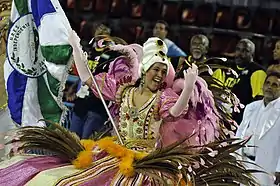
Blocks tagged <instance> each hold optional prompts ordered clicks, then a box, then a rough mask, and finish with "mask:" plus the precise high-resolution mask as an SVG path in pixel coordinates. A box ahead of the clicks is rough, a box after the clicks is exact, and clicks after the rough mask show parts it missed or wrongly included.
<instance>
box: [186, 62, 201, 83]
mask: <svg viewBox="0 0 280 186" xmlns="http://www.w3.org/2000/svg"><path fill="white" fill-rule="evenodd" d="M197 76H198V68H197V66H196V65H195V64H194V63H193V64H192V67H190V68H188V69H187V71H184V77H185V83H184V87H185V88H193V86H194V84H195V82H196V79H197Z"/></svg>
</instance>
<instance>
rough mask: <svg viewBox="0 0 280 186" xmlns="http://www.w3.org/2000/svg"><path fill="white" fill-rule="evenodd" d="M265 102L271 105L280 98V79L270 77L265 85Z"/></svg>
mask: <svg viewBox="0 0 280 186" xmlns="http://www.w3.org/2000/svg"><path fill="white" fill-rule="evenodd" d="M263 93H264V101H265V102H266V103H269V102H271V101H273V100H275V99H277V98H279V97H280V78H278V77H276V76H269V77H268V78H267V79H266V81H265V82H264V85H263Z"/></svg>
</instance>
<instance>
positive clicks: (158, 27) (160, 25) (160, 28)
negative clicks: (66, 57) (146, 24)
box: [153, 20, 186, 57]
mask: <svg viewBox="0 0 280 186" xmlns="http://www.w3.org/2000/svg"><path fill="white" fill-rule="evenodd" d="M168 31H169V25H168V23H167V22H165V21H163V20H159V21H157V22H156V24H155V26H154V29H153V36H155V37H159V38H160V39H162V40H163V41H164V42H165V44H166V45H167V47H168V53H167V56H169V57H181V56H184V57H185V56H186V53H185V52H184V51H183V50H182V49H180V48H179V47H178V46H177V45H176V44H175V43H174V42H173V41H171V40H169V39H167V38H166V36H167V34H168Z"/></svg>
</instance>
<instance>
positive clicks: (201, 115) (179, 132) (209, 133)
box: [160, 77, 220, 146]
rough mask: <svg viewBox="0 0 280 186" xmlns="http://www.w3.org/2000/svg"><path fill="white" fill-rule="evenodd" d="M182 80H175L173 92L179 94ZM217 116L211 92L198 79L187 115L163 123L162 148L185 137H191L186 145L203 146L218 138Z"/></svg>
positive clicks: (201, 80)
mask: <svg viewBox="0 0 280 186" xmlns="http://www.w3.org/2000/svg"><path fill="white" fill-rule="evenodd" d="M182 81H183V79H177V80H175V82H174V84H173V90H174V91H175V92H176V93H178V94H180V93H181V91H182V89H183V86H184V85H183V82H182ZM219 119H220V118H219V114H218V112H217V110H216V108H215V103H214V99H213V95H212V92H211V91H210V90H208V87H207V84H206V82H205V81H204V80H203V79H202V78H200V77H198V78H197V81H196V85H195V88H194V91H193V93H192V95H191V98H190V102H189V108H188V112H187V114H186V115H185V116H184V117H183V118H181V119H179V120H177V121H175V122H167V123H163V124H162V126H161V129H160V133H161V137H162V142H163V145H164V146H167V145H170V144H172V143H174V142H176V141H178V140H180V139H182V138H184V137H186V136H191V137H190V138H189V139H188V140H187V141H186V143H188V144H189V145H198V146H200V145H204V144H208V143H209V142H213V141H214V140H215V139H217V138H218V137H219V125H218V122H219Z"/></svg>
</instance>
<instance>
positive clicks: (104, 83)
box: [91, 73, 117, 101]
mask: <svg viewBox="0 0 280 186" xmlns="http://www.w3.org/2000/svg"><path fill="white" fill-rule="evenodd" d="M94 77H95V80H96V83H97V84H98V86H99V89H100V91H101V93H102V96H103V98H104V99H105V100H107V101H115V98H116V93H117V83H116V79H115V78H114V77H113V76H112V75H109V74H107V73H100V74H98V75H96V76H94ZM91 90H92V91H93V93H94V95H95V96H96V97H98V98H100V96H99V94H98V91H97V89H96V87H95V85H94V84H92V86H91Z"/></svg>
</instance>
